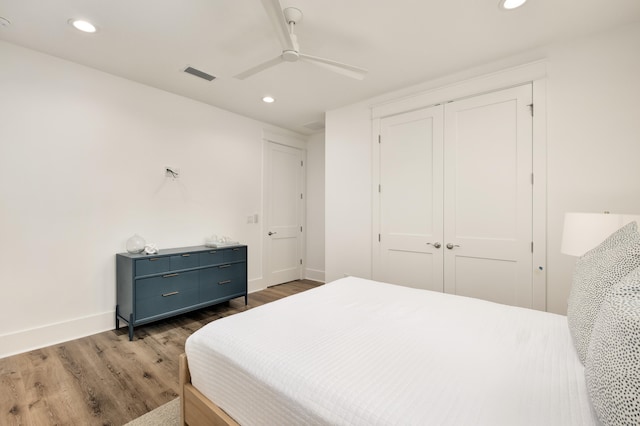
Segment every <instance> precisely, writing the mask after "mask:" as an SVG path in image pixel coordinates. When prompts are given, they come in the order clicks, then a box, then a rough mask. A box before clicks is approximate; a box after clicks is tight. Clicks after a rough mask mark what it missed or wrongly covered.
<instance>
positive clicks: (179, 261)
mask: <svg viewBox="0 0 640 426" xmlns="http://www.w3.org/2000/svg"><path fill="white" fill-rule="evenodd" d="M198 254H199V253H183V254H179V255H176V256H171V270H172V271H176V270H179V269H187V268H195V267H196V266H198V265H199V262H198Z"/></svg>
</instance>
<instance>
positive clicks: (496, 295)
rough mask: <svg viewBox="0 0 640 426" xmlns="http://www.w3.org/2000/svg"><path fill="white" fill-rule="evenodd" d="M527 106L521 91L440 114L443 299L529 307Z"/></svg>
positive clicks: (526, 92)
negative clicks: (445, 296)
mask: <svg viewBox="0 0 640 426" xmlns="http://www.w3.org/2000/svg"><path fill="white" fill-rule="evenodd" d="M531 99H532V95H531V85H525V86H520V87H515V88H511V89H506V90H502V91H499V92H494V93H489V94H485V95H481V96H475V97H473V98H467V99H463V100H459V101H455V102H451V103H448V104H446V106H445V152H444V158H445V160H444V173H445V175H444V217H445V229H444V234H445V240H444V243H445V247H443V248H444V256H445V259H444V269H445V272H444V275H445V292H447V293H453V294H458V295H463V296H471V297H476V298H481V299H486V300H491V301H495V302H500V303H505V304H509V305H516V306H524V307H532V253H531V241H532V181H531V179H532V177H531V173H532V117H531V112H530V109H529V106H528V105H529V104H531ZM448 247H452V248H448Z"/></svg>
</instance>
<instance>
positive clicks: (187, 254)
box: [182, 253, 191, 257]
mask: <svg viewBox="0 0 640 426" xmlns="http://www.w3.org/2000/svg"><path fill="white" fill-rule="evenodd" d="M189 256H191V255H190V254H189V253H186V254H183V255H182V257H189Z"/></svg>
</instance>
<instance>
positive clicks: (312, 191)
mask: <svg viewBox="0 0 640 426" xmlns="http://www.w3.org/2000/svg"><path fill="white" fill-rule="evenodd" d="M306 170H307V188H306V191H305V193H306V194H307V204H306V213H307V217H306V221H305V222H306V224H305V226H306V227H307V232H306V237H307V240H306V267H305V278H308V279H310V280H315V281H320V282H324V279H325V276H324V132H321V133H315V134H313V135H311V136H310V137H309V138H308V140H307V167H306Z"/></svg>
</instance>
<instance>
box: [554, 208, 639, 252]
mask: <svg viewBox="0 0 640 426" xmlns="http://www.w3.org/2000/svg"><path fill="white" fill-rule="evenodd" d="M633 221H636V222H640V216H638V215H629V214H608V213H565V216H564V229H563V231H562V248H561V249H560V251H561V252H562V253H564V254H568V255H571V256H582V255H583V254H585V253H586V252H588V251H589V250H591V249H592V248H594V247H596V246H597V245H598V244H600V243H601V242H603V241H604V240H605V239H606V238H607V237H608V236H609V235H611V234H613V233H614V232H616V231H617V230H618V229H620V228H622V227H623V226H624V225H626V224H627V223H629V222H633Z"/></svg>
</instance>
